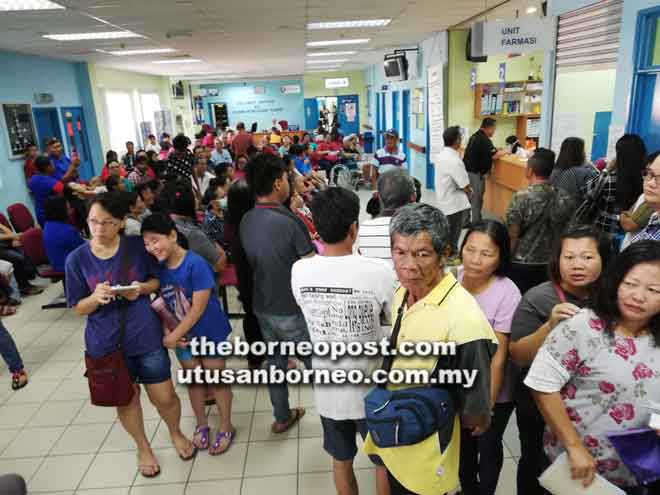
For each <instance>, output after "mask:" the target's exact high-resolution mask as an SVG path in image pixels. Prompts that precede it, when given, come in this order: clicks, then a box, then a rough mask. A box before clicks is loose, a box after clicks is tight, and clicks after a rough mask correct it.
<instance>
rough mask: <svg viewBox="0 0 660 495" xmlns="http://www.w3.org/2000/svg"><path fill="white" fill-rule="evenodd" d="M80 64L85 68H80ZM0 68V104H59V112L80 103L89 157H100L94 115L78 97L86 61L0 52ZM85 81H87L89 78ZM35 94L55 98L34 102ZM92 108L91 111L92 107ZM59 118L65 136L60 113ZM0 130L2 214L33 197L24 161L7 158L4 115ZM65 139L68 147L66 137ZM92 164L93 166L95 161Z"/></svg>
mask: <svg viewBox="0 0 660 495" xmlns="http://www.w3.org/2000/svg"><path fill="white" fill-rule="evenodd" d="M81 65H82V66H85V67H82V68H81V67H80V66H81ZM0 67H2V77H0V103H30V104H31V105H32V107H33V108H34V107H38V106H46V107H58V111H59V108H61V107H66V106H83V107H84V111H85V119H86V124H87V132H88V138H89V141H90V143H89V144H90V148H91V152H92V156H93V157H94V159H95V161H98V160H100V158H97V157H101V155H102V152H101V147H100V144H99V140H98V135H99V132H98V128H97V124H96V117H95V115H94V116H93V117H92V116H91V115H92V114H89V116H88V111H89V110H90V107H89V105H90V104H89V103H88V102H87V101H85V99H84V98H81V91H80V84H81V83H83V84H84V81H82V80H81V79H82V78H81V77H80V73H81V72H83V71H86V64H75V63H70V62H62V61H59V60H54V59H48V58H43V57H35V56H29V55H21V54H16V53H9V52H1V51H0ZM83 69H84V70H83ZM87 82H88V84H89V80H88V81H87ZM34 93H52V95H53V97H54V101H53V102H52V103H50V104H48V105H36V104H35V103H34ZM90 94H91V93H90ZM91 111H92V112H93V106H92V107H91ZM59 117H60V118H59V121H60V127H61V129H62V134H63V135H64V125H63V123H62V114H61V112H59ZM0 133H1V134H2V136H0V212H3V213H4V212H5V210H6V208H7V206H8V205H10V204H12V203H16V202H21V203H24V204H26V205H28V206H32V199H31V198H30V195H29V193H28V190H27V186H26V184H25V175H24V172H23V160H22V159H21V160H10V159H9V153H8V149H7V130H6V128H5V123H4V117H3V118H2V119H0ZM94 136H96V138H94ZM64 141H65V146H67V144H66V139H65V140H64ZM67 152H68V151H67ZM94 165H95V168H96V163H95V164H94Z"/></svg>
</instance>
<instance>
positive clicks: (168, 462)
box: [133, 448, 193, 486]
mask: <svg viewBox="0 0 660 495" xmlns="http://www.w3.org/2000/svg"><path fill="white" fill-rule="evenodd" d="M154 454H156V459H158V464H159V465H160V475H159V476H158V477H156V478H145V477H144V476H140V475H138V477H137V478H136V479H135V482H134V483H133V485H135V486H140V485H157V484H168V483H185V482H186V481H187V480H188V476H189V475H190V471H191V470H192V465H193V463H192V460H191V461H187V462H184V461H182V460H181V459H180V458H179V454H178V453H177V451H176V449H174V448H167V449H154Z"/></svg>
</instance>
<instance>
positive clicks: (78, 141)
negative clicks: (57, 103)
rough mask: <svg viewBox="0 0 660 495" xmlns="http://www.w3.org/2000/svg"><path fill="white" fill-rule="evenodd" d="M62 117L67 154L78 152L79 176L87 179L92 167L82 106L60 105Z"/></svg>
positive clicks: (92, 170) (92, 174)
mask: <svg viewBox="0 0 660 495" xmlns="http://www.w3.org/2000/svg"><path fill="white" fill-rule="evenodd" d="M62 118H63V120H64V129H66V142H67V145H68V147H69V155H72V154H73V153H77V154H78V156H79V157H80V167H79V169H78V170H79V172H80V176H81V177H82V178H83V179H87V180H89V179H91V178H92V177H93V176H94V169H93V166H92V156H91V153H90V149H89V141H88V140H87V126H86V125H85V117H84V115H83V110H82V107H62Z"/></svg>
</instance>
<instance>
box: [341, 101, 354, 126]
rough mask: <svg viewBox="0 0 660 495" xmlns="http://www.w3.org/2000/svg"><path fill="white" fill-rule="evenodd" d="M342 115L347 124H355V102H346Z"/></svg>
mask: <svg viewBox="0 0 660 495" xmlns="http://www.w3.org/2000/svg"><path fill="white" fill-rule="evenodd" d="M344 114H345V115H346V121H347V122H355V116H356V114H357V107H356V106H355V102H348V103H346V104H345V105H344Z"/></svg>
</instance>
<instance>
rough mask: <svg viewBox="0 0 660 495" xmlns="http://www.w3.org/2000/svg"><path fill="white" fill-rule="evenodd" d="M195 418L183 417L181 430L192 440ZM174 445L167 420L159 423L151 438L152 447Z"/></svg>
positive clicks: (159, 447)
mask: <svg viewBox="0 0 660 495" xmlns="http://www.w3.org/2000/svg"><path fill="white" fill-rule="evenodd" d="M196 423H197V422H196V421H195V418H181V422H180V423H179V424H180V425H181V431H182V432H183V434H184V435H186V436H187V437H188V438H190V439H191V440H192V435H193V432H194V431H195V426H196ZM169 447H172V439H171V438H170V431H169V429H168V428H167V424H165V421H161V422H160V423H158V429H157V430H156V434H155V435H154V437H153V439H152V440H151V448H153V449H162V448H169Z"/></svg>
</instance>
